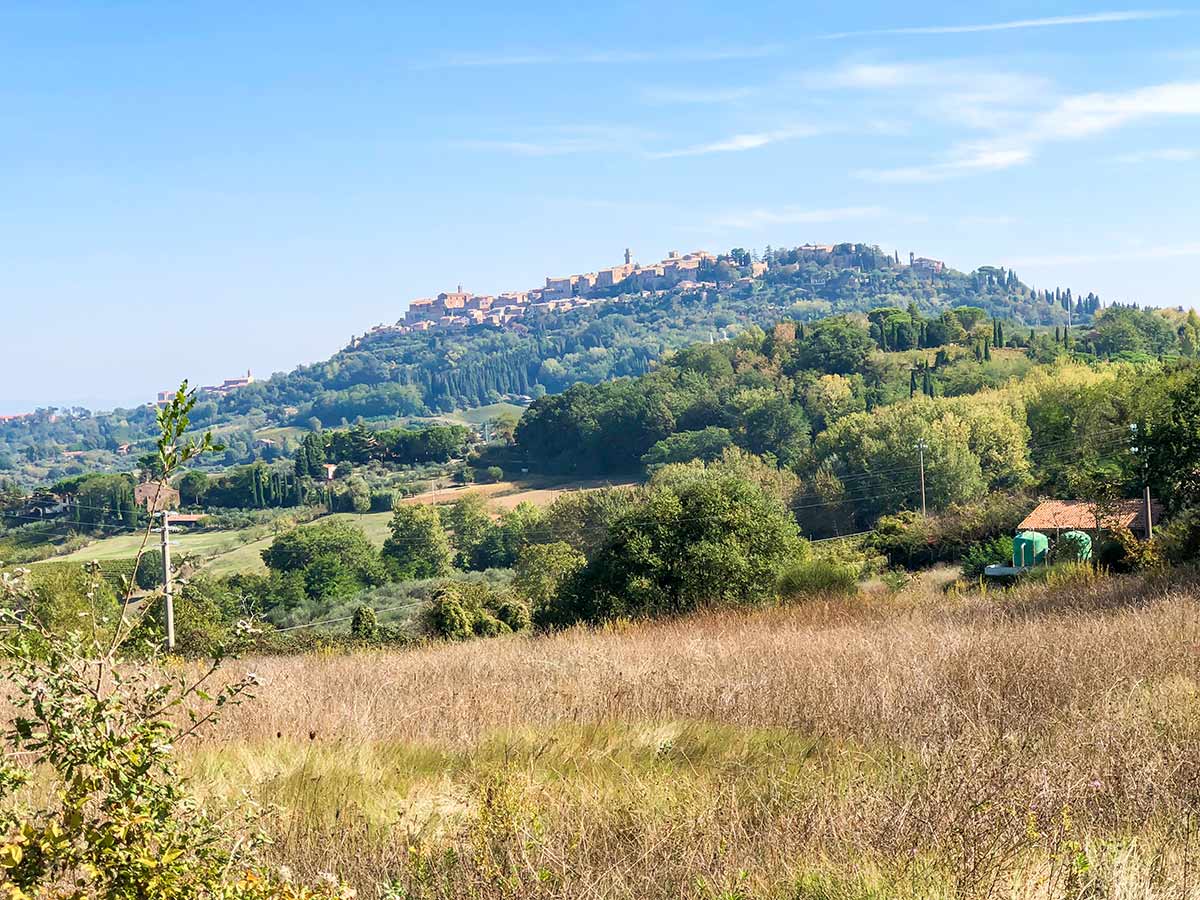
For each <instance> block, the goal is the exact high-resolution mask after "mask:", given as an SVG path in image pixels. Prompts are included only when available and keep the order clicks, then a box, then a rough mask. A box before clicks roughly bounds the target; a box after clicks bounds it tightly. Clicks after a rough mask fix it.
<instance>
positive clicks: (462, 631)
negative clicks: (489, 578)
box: [423, 581, 530, 641]
mask: <svg viewBox="0 0 1200 900" xmlns="http://www.w3.org/2000/svg"><path fill="white" fill-rule="evenodd" d="M423 619H424V625H425V629H426V630H427V631H428V632H429V633H430V634H431V635H432V636H434V637H439V638H443V639H444V640H449V641H462V640H466V639H467V638H470V637H493V636H495V635H498V634H508V633H510V632H513V631H522V630H524V629H526V628H528V627H529V624H530V615H529V607H528V605H526V604H525V603H523V602H522V601H521V600H520V599H519V598H517V597H516V596H514V595H513V594H512V593H511V592H510V591H507V590H497V589H496V588H493V587H492V586H491V585H488V584H485V583H482V582H469V581H450V582H447V583H446V584H444V585H442V586H441V587H440V588H439V589H438V590H437V592H436V593H435V594H434V595H433V599H432V601H431V602H430V604H429V607H428V608H427V609H426V611H425V614H424V616H423Z"/></svg>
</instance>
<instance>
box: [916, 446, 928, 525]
mask: <svg viewBox="0 0 1200 900" xmlns="http://www.w3.org/2000/svg"><path fill="white" fill-rule="evenodd" d="M928 446H929V445H928V444H926V443H925V438H921V439H920V440H919V441H917V453H918V454H919V455H920V460H921V515H925V450H926V448H927V447H928Z"/></svg>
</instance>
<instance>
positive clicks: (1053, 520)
mask: <svg viewBox="0 0 1200 900" xmlns="http://www.w3.org/2000/svg"><path fill="white" fill-rule="evenodd" d="M1150 516H1151V518H1152V519H1153V521H1154V524H1155V525H1157V524H1158V521H1159V519H1161V518H1162V504H1161V503H1159V502H1158V501H1157V500H1152V501H1151V502H1150ZM1102 525H1103V527H1104V528H1106V529H1113V528H1128V529H1129V530H1130V531H1132V532H1134V533H1144V532H1145V530H1146V506H1145V503H1143V501H1141V500H1118V501H1116V502H1115V503H1114V504H1113V505H1112V511H1111V513H1109V515H1108V516H1106V517H1105V519H1104V521H1103V522H1102ZM1095 527H1096V508H1095V506H1094V505H1093V504H1092V503H1091V502H1089V501H1086V500H1046V501H1043V502H1042V503H1039V504H1038V505H1037V508H1036V509H1035V510H1034V511H1033V512H1031V513H1030V514H1029V515H1027V516H1026V517H1025V518H1024V520H1022V522H1021V524H1020V525H1018V526H1017V529H1018V530H1020V531H1065V530H1068V529H1073V528H1074V529H1079V530H1081V531H1090V530H1092V529H1094V528H1095Z"/></svg>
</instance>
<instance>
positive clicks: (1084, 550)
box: [1054, 531, 1092, 562]
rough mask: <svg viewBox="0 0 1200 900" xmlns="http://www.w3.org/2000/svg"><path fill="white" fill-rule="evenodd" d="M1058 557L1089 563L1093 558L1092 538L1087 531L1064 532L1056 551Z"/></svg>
mask: <svg viewBox="0 0 1200 900" xmlns="http://www.w3.org/2000/svg"><path fill="white" fill-rule="evenodd" d="M1054 553H1055V556H1056V557H1061V558H1062V559H1072V560H1075V561H1076V562H1087V561H1088V560H1089V559H1091V558H1092V538H1091V536H1090V535H1089V534H1088V533H1087V532H1086V531H1064V532H1063V533H1062V535H1060V536H1059V538H1058V544H1057V545H1056V547H1055V550H1054Z"/></svg>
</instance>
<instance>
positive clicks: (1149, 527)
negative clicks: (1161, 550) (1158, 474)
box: [1146, 482, 1154, 540]
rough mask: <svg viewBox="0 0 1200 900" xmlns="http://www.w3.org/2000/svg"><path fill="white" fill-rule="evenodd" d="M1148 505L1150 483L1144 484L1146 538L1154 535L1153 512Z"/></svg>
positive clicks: (1148, 538)
mask: <svg viewBox="0 0 1200 900" xmlns="http://www.w3.org/2000/svg"><path fill="white" fill-rule="evenodd" d="M1153 509H1154V508H1153V507H1152V506H1151V505H1150V484H1149V483H1148V482H1147V484H1146V540H1150V539H1151V538H1152V537H1154V512H1153Z"/></svg>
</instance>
